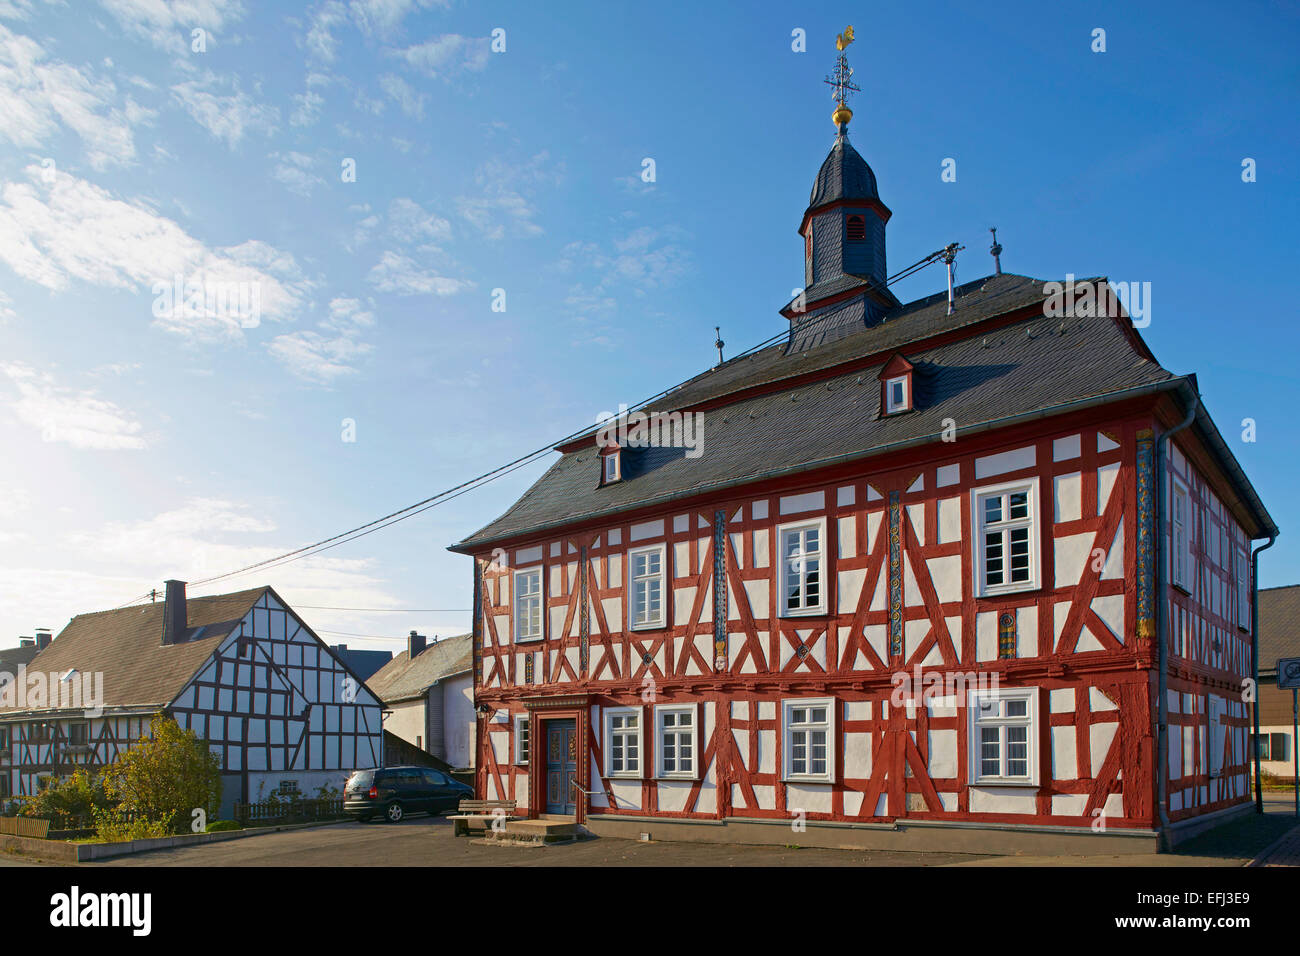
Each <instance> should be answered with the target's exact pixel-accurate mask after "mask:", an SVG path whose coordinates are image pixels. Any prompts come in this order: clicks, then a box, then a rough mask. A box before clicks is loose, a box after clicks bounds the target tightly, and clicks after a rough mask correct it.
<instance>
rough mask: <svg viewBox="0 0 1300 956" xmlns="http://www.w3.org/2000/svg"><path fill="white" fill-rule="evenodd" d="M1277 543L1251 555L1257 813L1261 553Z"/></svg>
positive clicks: (1258, 807)
mask: <svg viewBox="0 0 1300 956" xmlns="http://www.w3.org/2000/svg"><path fill="white" fill-rule="evenodd" d="M1275 541H1277V532H1276V531H1275V532H1274V533H1273V534H1270V535H1269V536H1268V543H1267V544H1261V545H1260V546H1259V547H1258V548H1256V549H1255V550H1254V551H1252V552H1251V553H1250V660H1251V667H1252V671H1251V674H1252V677H1253V679H1254V681H1255V684H1254V687H1253V688H1252V690H1253V691H1254V693H1255V696H1254V699H1253V700H1251V702H1250V709H1251V712H1252V713H1253V714H1254V723H1255V746H1254V747H1253V748H1251V749H1253V750H1254V752H1255V812H1256V813H1263V812H1264V790H1263V786H1264V783H1263V781H1262V780H1261V779H1260V776H1259V553H1260V552H1261V551H1267V550H1268V549H1269V548H1271V547H1273V543H1274V542H1275Z"/></svg>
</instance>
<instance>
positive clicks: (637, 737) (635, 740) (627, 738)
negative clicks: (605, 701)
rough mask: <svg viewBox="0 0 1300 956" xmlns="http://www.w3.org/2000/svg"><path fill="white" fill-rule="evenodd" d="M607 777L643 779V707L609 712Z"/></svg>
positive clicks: (607, 716)
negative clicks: (641, 777)
mask: <svg viewBox="0 0 1300 956" xmlns="http://www.w3.org/2000/svg"><path fill="white" fill-rule="evenodd" d="M605 776H607V777H640V776H641V709H640V708H639V707H611V708H608V709H607V710H606V711H605Z"/></svg>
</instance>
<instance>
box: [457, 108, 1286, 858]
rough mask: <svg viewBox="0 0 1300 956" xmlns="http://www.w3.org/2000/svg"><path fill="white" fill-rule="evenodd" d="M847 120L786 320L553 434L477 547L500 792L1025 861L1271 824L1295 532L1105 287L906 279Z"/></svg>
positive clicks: (571, 806)
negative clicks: (1257, 659) (1253, 783)
mask: <svg viewBox="0 0 1300 956" xmlns="http://www.w3.org/2000/svg"><path fill="white" fill-rule="evenodd" d="M849 115H850V114H848V111H847V109H844V108H843V106H842V105H841V107H840V109H837V111H836V121H837V124H838V126H839V135H838V136H837V138H836V140H835V143H834V146H833V148H832V149H831V152H830V155H829V156H828V157H827V158H826V160H825V162H824V163H823V164H822V166H821V169H820V170H819V171H818V173H817V177H816V180H815V183H814V185H813V190H812V196H811V199H810V202H809V205H808V208H807V210H806V211H805V212H804V214H803V217H802V220H801V222H800V226H799V233H800V236H801V238H802V240H803V244H804V265H805V279H806V282H805V289H804V291H803V293H802V295H801V296H799V297H797V298H796V299H795V301H793V302H791V303H790V304H789V305H787V306H786V307H785V309H783V310H782V311H783V314H784V315H785V316H786V318H787V319H788V321H789V325H790V329H789V334H788V337H786V338H785V339H784V340H783V341H780V342H778V343H777V344H775V345H772V346H770V347H767V348H763V349H761V350H758V351H755V352H753V353H750V354H745V355H743V356H741V357H737V358H734V359H732V360H730V361H727V362H723V363H721V364H719V365H718V366H717V367H715V368H713V369H711V370H709V371H707V372H705V373H703V374H701V375H698V376H696V377H695V378H693V379H692V380H690V381H689V382H687V383H685V384H684V385H682V386H681V387H679V388H677V389H675V390H673V391H671V392H669V393H668V394H667V396H666V397H665V398H664V399H663V400H662V401H661V402H660V403H659V404H657V405H655V406H652V408H651V409H649V410H648V412H653V413H655V414H654V415H650V416H649V419H648V423H647V422H640V423H639V422H638V421H637V420H636V419H635V416H634V415H632V414H628V415H625V416H624V417H623V418H622V419H619V420H618V421H617V422H610V423H607V424H606V425H605V426H603V427H601V428H593V429H592V431H591V432H590V433H588V434H587V435H585V436H583V437H582V438H580V439H575V440H573V441H570V442H567V443H565V444H563V445H561V446H559V447H558V449H557V450H558V451H559V452H560V453H561V456H560V458H559V460H558V461H556V462H555V463H554V464H553V466H552V467H551V468H550V469H549V470H548V471H547V472H546V473H545V474H544V475H543V476H542V477H541V478H540V479H539V480H538V481H537V482H536V484H535V485H534V486H533V487H532V488H531V489H530V490H529V491H528V492H527V494H525V495H524V496H523V497H522V498H521V499H520V500H519V501H518V502H516V503H515V504H514V505H513V506H512V507H511V508H510V509H509V511H507V512H506V513H505V514H504V515H502V516H501V517H500V518H499V519H497V520H496V521H494V522H492V523H491V524H489V525H488V526H486V527H484V528H483V529H481V530H480V531H478V532H476V533H475V534H473V535H471V536H470V537H469V538H467V539H465V540H464V541H462V542H460V543H459V544H457V545H455V546H454V547H453V550H455V551H458V552H460V553H464V554H467V555H471V556H472V557H473V559H474V568H473V574H474V585H473V586H474V607H475V609H476V613H475V617H474V669H475V670H474V674H475V694H476V704H477V705H478V710H479V713H480V721H481V723H480V732H479V734H478V742H479V743H478V747H479V754H478V761H477V780H478V791H479V796H481V797H484V798H500V799H513V800H515V801H517V802H518V803H519V805H520V806H521V807H526V808H527V813H528V814H530V815H532V816H541V815H545V814H548V813H554V814H563V815H573V816H574V817H576V819H577V820H578V822H580V823H584V824H585V825H586V826H587V827H588V828H590V829H591V830H593V831H594V832H597V833H604V834H615V835H627V836H636V835H637V834H641V833H649V834H650V835H651V836H652V837H663V838H680V839H698V840H709V841H718V840H743V841H748V842H773V843H782V844H788V843H799V844H803V845H813V844H822V845H846V844H851V845H859V846H896V847H914V848H924V847H940V846H943V847H949V848H953V847H970V848H980V849H984V850H993V851H998V850H1003V851H1008V852H1010V851H1014V850H1016V849H1021V848H1028V847H1032V846H1046V845H1050V846H1052V847H1055V848H1058V849H1059V848H1061V847H1064V846H1066V845H1071V846H1075V845H1082V846H1086V847H1089V848H1092V849H1097V848H1099V847H1101V846H1103V845H1104V846H1107V847H1109V848H1110V849H1113V850H1116V851H1124V850H1128V849H1132V850H1150V849H1152V848H1153V847H1154V846H1155V845H1157V844H1159V843H1164V844H1166V845H1167V844H1168V843H1169V842H1172V841H1176V840H1177V839H1180V838H1181V837H1182V836H1184V835H1186V834H1188V833H1190V832H1192V831H1193V830H1195V829H1196V828H1198V827H1201V826H1204V825H1206V824H1207V823H1210V822H1213V821H1217V820H1221V819H1223V818H1224V817H1225V816H1226V815H1230V814H1233V813H1235V812H1239V811H1241V810H1244V809H1247V808H1248V807H1249V805H1250V796H1249V779H1248V766H1247V723H1248V715H1247V708H1246V704H1245V703H1244V702H1243V695H1242V687H1243V681H1244V679H1245V678H1246V677H1248V676H1249V675H1250V674H1251V669H1252V664H1253V661H1252V640H1253V634H1252V630H1251V626H1252V621H1251V619H1250V613H1249V612H1250V604H1251V600H1250V599H1251V594H1252V589H1253V587H1254V580H1253V577H1252V575H1251V566H1252V561H1253V555H1252V553H1251V551H1250V549H1251V542H1252V541H1254V540H1256V539H1261V538H1265V537H1270V536H1272V535H1275V534H1276V528H1275V526H1274V524H1273V522H1272V520H1271V518H1270V517H1269V515H1268V513H1267V511H1266V510H1265V508H1264V507H1263V505H1262V504H1261V502H1260V500H1259V498H1258V497H1257V495H1256V493H1255V491H1254V490H1253V489H1252V487H1251V485H1250V483H1249V481H1248V480H1247V478H1246V476H1245V475H1244V473H1243V472H1242V469H1241V467H1240V466H1239V465H1238V463H1237V461H1236V460H1235V458H1234V457H1233V454H1232V452H1231V451H1230V450H1229V448H1228V445H1227V443H1226V442H1225V441H1224V439H1223V438H1222V436H1221V435H1220V433H1219V432H1218V430H1217V429H1216V427H1215V425H1214V423H1213V422H1212V421H1211V419H1210V417H1209V414H1208V413H1207V411H1206V409H1205V407H1204V405H1203V404H1202V402H1201V400H1200V398H1199V395H1198V391H1197V387H1196V381H1195V378H1194V377H1193V376H1190V375H1176V374H1174V373H1172V372H1170V371H1168V370H1166V369H1164V368H1163V367H1161V365H1160V364H1159V362H1158V361H1157V360H1156V358H1155V356H1154V355H1153V354H1152V352H1151V350H1150V349H1149V348H1148V346H1147V345H1146V343H1145V342H1144V341H1143V339H1142V337H1141V335H1140V334H1139V332H1138V330H1137V329H1136V328H1135V327H1134V325H1133V323H1132V321H1131V320H1130V318H1129V317H1128V315H1127V313H1126V312H1125V311H1124V310H1123V309H1122V308H1112V307H1109V306H1110V305H1113V304H1115V297H1114V296H1113V294H1112V292H1111V286H1110V285H1109V284H1108V283H1107V282H1106V280H1105V279H1097V280H1091V281H1089V282H1084V283H1077V284H1075V283H1073V282H1072V281H1071V280H1067V282H1066V283H1059V284H1054V283H1045V282H1044V281H1042V280H1039V279H1033V278H1029V277H1026V276H1020V275H1010V274H1002V273H1001V271H1000V269H999V271H998V272H997V273H996V274H994V275H991V276H988V277H986V278H983V279H979V280H977V281H974V282H969V283H966V284H964V285H961V286H959V287H957V288H956V289H955V290H954V292H953V295H952V300H951V305H950V301H949V296H948V295H947V294H946V293H940V294H938V295H934V296H930V297H928V298H923V299H920V300H918V301H914V302H909V303H902V302H900V301H898V299H897V298H895V296H894V294H893V292H892V291H891V290H890V288H889V284H888V272H887V270H886V267H885V225H886V223H887V222H888V220H889V218H890V215H891V213H890V210H889V209H888V208H887V207H886V206H885V205H884V204H883V202H882V201H881V198H880V195H879V192H878V190H877V184H876V178H875V175H874V173H873V172H872V170H871V169H870V167H869V166H868V165H867V163H866V162H865V161H864V160H863V159H862V157H861V156H860V155H859V154H858V153H857V152H856V151H855V150H854V148H853V147H852V146H851V145H850V144H849V141H848V137H847V130H846V126H847V121H848V116H849ZM1063 293H1064V295H1063ZM1099 301H1100V303H1102V304H1105V305H1107V306H1108V307H1106V308H1101V309H1098V308H1095V307H1092V306H1093V305H1095V304H1097V303H1098V302H1099ZM1083 303H1091V304H1092V305H1084V304H1083ZM656 416H657V417H656ZM650 424H654V425H655V426H656V427H655V428H653V429H652V428H651V427H650ZM615 425H617V426H619V427H618V428H614V427H613V426H615ZM652 432H658V434H657V435H654V434H652ZM647 436H649V437H647ZM647 441H649V444H647ZM792 827H793V828H795V829H796V830H797V831H798V832H797V835H792V834H791V832H790V830H791V828H792Z"/></svg>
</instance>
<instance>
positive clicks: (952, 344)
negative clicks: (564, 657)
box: [455, 275, 1175, 550]
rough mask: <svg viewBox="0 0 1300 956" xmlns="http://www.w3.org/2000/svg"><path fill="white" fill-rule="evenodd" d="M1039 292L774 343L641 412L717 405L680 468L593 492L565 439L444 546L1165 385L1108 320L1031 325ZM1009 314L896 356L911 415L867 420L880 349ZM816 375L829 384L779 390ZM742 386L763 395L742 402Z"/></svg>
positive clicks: (638, 468) (673, 462)
mask: <svg viewBox="0 0 1300 956" xmlns="http://www.w3.org/2000/svg"><path fill="white" fill-rule="evenodd" d="M1043 288H1044V283H1043V282H1042V280H1039V279H1031V278H1029V277H1027V276H1014V275H1002V276H993V277H989V278H987V279H982V280H979V281H977V282H972V283H969V284H967V285H965V286H963V287H962V288H961V289H959V290H958V292H959V294H958V296H957V308H956V311H955V312H954V313H953V314H952V315H949V314H948V308H947V294H946V292H945V293H941V294H938V295H935V296H930V297H927V298H925V299H920V300H918V301H916V302H913V303H910V304H908V305H906V306H903V307H901V308H900V309H897V310H895V311H892V312H890V313H889V314H888V315H887V316H886V319H885V321H883V322H881V323H879V324H877V325H873V326H870V327H865V326H864V327H863V328H862V329H860V330H859V331H857V332H855V333H853V334H851V335H847V336H845V337H842V338H839V339H836V340H834V341H830V342H825V343H821V344H817V345H815V346H813V347H810V348H808V349H807V350H805V351H802V352H796V353H787V351H786V349H787V345H786V343H785V342H779V343H777V344H776V345H773V346H770V347H768V348H765V349H763V350H761V351H759V352H755V353H754V354H752V355H749V356H744V357H740V358H737V359H733V360H732V361H730V362H728V363H726V364H724V365H722V366H720V367H718V368H716V369H713V370H711V371H709V372H706V373H704V374H702V375H699V376H696V377H695V378H694V379H692V380H691V381H689V382H687V383H685V384H684V385H682V386H681V387H680V388H678V389H676V390H675V391H673V392H671V393H669V394H668V395H667V396H666V397H665V398H664V399H663V400H662V401H661V402H656V403H652V407H653V408H654V410H655V411H666V410H669V409H681V408H689V407H692V406H697V405H700V404H706V407H707V406H708V405H716V406H717V407H711V408H708V410H706V411H705V412H704V425H703V435H704V443H703V453H702V454H701V455H700V456H699V457H696V458H687V457H686V456H685V453H684V450H683V449H682V448H662V447H660V448H643V449H626V450H625V451H624V452H623V457H624V463H623V464H624V469H623V480H622V481H620V482H618V483H615V484H612V485H608V486H605V487H601V486H600V485H599V481H598V473H597V471H596V465H595V457H594V456H595V448H594V443H593V444H591V445H582V444H581V443H580V442H579V441H575V442H574V443H572V444H569V445H566V447H567V448H570V449H572V450H570V451H569V452H567V453H566V454H564V455H563V457H562V458H560V460H559V461H557V462H556V463H555V464H554V465H553V466H552V467H551V468H550V470H549V471H547V472H546V473H545V474H544V475H543V476H542V477H541V478H540V479H538V481H537V482H536V483H535V484H534V485H533V487H532V488H530V489H529V490H528V491H527V492H526V493H525V494H524V496H523V497H522V498H520V499H519V501H517V502H516V503H515V504H514V505H513V506H512V507H511V508H510V510H509V511H507V512H506V513H505V514H504V515H502V516H501V517H500V518H498V519H497V520H496V521H494V522H492V523H491V524H489V525H487V526H486V527H484V528H483V529H481V530H480V531H478V532H476V533H475V534H474V535H472V536H470V537H469V538H467V539H466V540H465V541H463V542H461V543H460V544H459V545H456V546H455V549H457V550H460V549H465V550H471V549H473V548H475V547H481V546H482V545H484V544H486V543H488V542H492V541H496V540H501V539H504V538H507V537H513V536H518V535H522V534H527V533H531V532H535V531H541V530H543V529H548V528H551V527H555V526H560V525H563V524H566V523H570V522H574V521H578V520H584V519H591V518H597V517H603V516H606V515H613V514H616V513H618V512H620V511H627V510H631V509H633V508H638V507H643V506H646V505H652V504H661V503H667V502H670V501H673V500H675V499H678V498H683V497H688V496H692V495H695V494H699V493H705V492H709V491H713V490H718V489H723V488H728V487H731V486H735V485H739V484H743V483H746V482H750V481H754V480H758V479H761V478H765V477H771V476H774V475H778V474H789V473H792V472H797V471H802V470H808V469H812V468H816V467H819V466H823V465H828V464H833V463H836V462H840V461H844V460H848V459H853V458H862V457H867V456H869V455H871V454H874V453H879V452H883V451H886V450H889V449H891V448H898V447H901V446H906V445H908V444H915V443H918V442H923V441H937V440H939V437H940V435H941V433H942V431H943V427H944V425H943V423H944V420H945V419H953V420H954V421H955V422H957V425H958V428H959V429H961V431H962V432H963V433H964V434H969V433H970V432H971V431H972V429H978V428H979V427H981V426H987V425H991V424H992V423H995V422H999V421H1001V420H1004V419H1009V418H1013V417H1016V416H1024V415H1032V414H1036V413H1040V412H1041V411H1043V410H1049V409H1062V408H1064V406H1067V405H1070V404H1072V403H1077V402H1081V401H1083V400H1087V399H1093V398H1098V397H1103V396H1114V397H1119V396H1120V395H1122V394H1123V393H1124V392H1126V391H1132V390H1136V389H1142V388H1148V387H1154V386H1159V385H1161V384H1162V383H1172V382H1174V381H1175V376H1173V375H1172V374H1171V373H1169V372H1168V371H1166V370H1165V369H1163V368H1161V367H1160V366H1159V365H1158V364H1157V363H1156V362H1155V361H1154V360H1152V359H1151V358H1150V357H1149V353H1144V352H1143V351H1140V350H1139V349H1138V348H1137V347H1135V345H1134V342H1133V340H1131V339H1130V338H1129V336H1128V335H1127V334H1126V333H1125V331H1124V330H1123V329H1121V327H1120V325H1119V324H1118V323H1117V322H1116V321H1115V320H1113V319H1110V318H1105V317H1102V318H1070V319H1064V320H1063V319H1060V318H1046V317H1044V315H1043V310H1042V308H1041V303H1042V302H1043V300H1044V298H1045V294H1044V291H1043ZM1030 306H1033V307H1034V308H1033V309H1027V307H1030ZM1021 309H1025V310H1026V317H1024V318H1021V319H1019V320H1018V321H1016V322H1014V323H1012V324H1008V325H1004V326H1001V327H999V328H997V329H996V330H993V331H988V330H985V331H984V332H980V331H979V330H972V334H971V335H970V336H969V337H958V338H956V339H955V340H952V341H944V342H942V343H941V344H937V345H930V346H928V347H925V348H921V349H908V350H907V357H908V359H909V360H911V361H912V362H913V363H914V364H915V366H916V373H915V389H916V396H915V397H916V410H915V411H912V412H908V413H906V414H903V415H897V416H891V417H889V418H881V417H880V414H879V413H880V384H879V381H878V378H877V376H878V374H879V371H880V369H881V368H883V366H884V363H885V362H887V361H888V359H889V358H890V356H892V354H893V353H894V350H900V349H903V348H904V347H906V346H908V345H909V344H911V343H921V342H922V341H923V340H927V339H932V338H933V337H935V336H938V335H941V334H944V333H952V332H960V331H961V330H963V329H965V328H966V327H969V326H974V325H976V324H977V323H981V322H983V321H984V320H986V319H990V318H993V317H997V316H1002V315H1006V314H1008V313H1013V312H1016V311H1017V310H1021ZM873 356H875V357H876V360H878V361H875V362H874V364H871V365H868V366H866V367H861V366H860V367H859V368H858V369H857V370H853V371H848V372H844V373H840V374H835V373H834V372H833V371H831V370H833V369H834V368H835V367H837V366H840V365H844V364H845V363H848V362H852V361H854V360H856V359H862V360H868V361H871V360H872V358H871V357H873ZM819 371H825V372H827V374H829V375H831V376H833V377H829V378H825V379H822V380H819V381H816V382H812V383H810V382H807V381H804V382H802V383H799V382H794V381H790V382H789V383H788V384H785V383H786V381H787V380H793V379H795V378H797V377H800V376H806V375H808V374H809V373H813V372H819ZM754 386H763V387H765V388H766V389H769V390H767V391H765V392H764V393H761V394H758V393H755V392H753V391H752V390H751V391H748V392H747V393H746V392H745V390H749V389H752V388H753V387H754ZM773 386H776V387H775V388H773ZM828 435H834V436H835V439H834V441H833V442H828V441H827V436H828Z"/></svg>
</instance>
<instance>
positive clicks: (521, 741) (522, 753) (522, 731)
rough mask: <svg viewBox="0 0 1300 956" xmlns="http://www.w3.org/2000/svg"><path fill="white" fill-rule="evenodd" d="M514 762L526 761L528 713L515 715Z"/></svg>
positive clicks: (523, 762) (524, 762)
mask: <svg viewBox="0 0 1300 956" xmlns="http://www.w3.org/2000/svg"><path fill="white" fill-rule="evenodd" d="M515 763H522V764H526V763H528V715H527V714H518V715H516V716H515Z"/></svg>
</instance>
